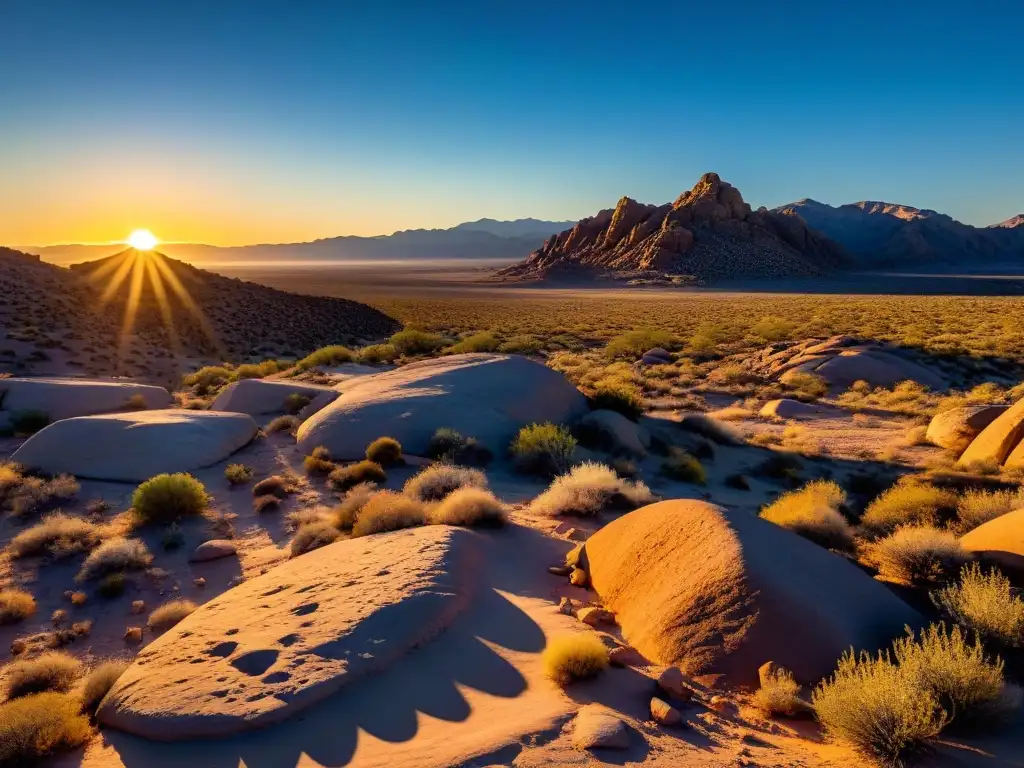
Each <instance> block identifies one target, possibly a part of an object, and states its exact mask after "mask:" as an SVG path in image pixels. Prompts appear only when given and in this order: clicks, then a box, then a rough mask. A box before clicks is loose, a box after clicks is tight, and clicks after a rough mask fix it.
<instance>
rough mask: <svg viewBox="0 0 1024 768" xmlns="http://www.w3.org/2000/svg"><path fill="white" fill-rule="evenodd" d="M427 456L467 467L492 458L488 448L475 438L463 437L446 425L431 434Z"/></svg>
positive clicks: (484, 464) (481, 463) (487, 462)
mask: <svg viewBox="0 0 1024 768" xmlns="http://www.w3.org/2000/svg"><path fill="white" fill-rule="evenodd" d="M427 456H428V457H429V458H431V459H435V460H437V461H443V462H446V463H449V464H462V465H463V466H469V467H483V466H486V465H487V464H489V463H490V461H491V459H492V458H494V455H493V454H492V453H491V451H490V449H488V448H487V446H485V445H482V444H480V443H479V442H477V440H476V438H474V437H463V436H462V435H460V434H459V433H458V432H456V431H455V430H454V429H448V428H447V427H442V428H441V429H439V430H437V431H436V432H434V434H433V435H432V436H431V438H430V443H429V444H428V445H427Z"/></svg>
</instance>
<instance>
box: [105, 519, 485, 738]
mask: <svg viewBox="0 0 1024 768" xmlns="http://www.w3.org/2000/svg"><path fill="white" fill-rule="evenodd" d="M477 543H478V539H477V537H476V534H474V533H472V532H469V531H466V530H463V529H458V528H452V527H449V526H440V525H433V526H425V527H422V528H412V529H406V530H402V531H394V532H392V533H382V534H377V535H375V536H368V537H365V538H359V539H350V540H347V541H341V542H336V543H334V544H329V545H327V546H325V547H321V548H320V549H316V550H314V551H312V552H309V553H307V554H304V555H301V556H299V557H296V558H293V559H291V560H289V561H287V562H286V563H284V564H282V565H278V566H276V567H274V568H272V569H271V570H269V571H268V572H267V573H265V574H263V575H261V576H257V577H255V578H252V579H249V580H248V581H245V582H243V583H242V584H240V585H238V586H237V587H234V588H233V589H230V590H228V591H227V592H224V593H223V594H221V595H219V596H217V597H215V598H214V599H213V600H211V601H210V602H208V603H205V604H204V605H202V606H200V607H199V608H197V609H196V610H195V611H193V612H192V613H191V614H190V615H188V616H187V617H185V619H183V620H182V621H181V622H180V623H179V624H177V625H175V626H174V627H173V628H172V629H170V630H168V631H167V632H166V633H164V634H163V635H161V636H160V637H158V638H157V639H156V640H154V641H153V642H152V643H150V644H149V645H148V646H147V647H146V648H144V649H143V650H142V651H141V652H140V653H139V655H138V656H136V657H135V661H134V662H133V663H132V665H131V666H129V667H128V669H127V670H125V672H124V674H123V675H121V677H120V678H118V680H117V682H116V683H115V684H114V687H113V688H111V690H110V693H108V694H107V696H106V697H105V698H104V699H103V703H102V704H101V706H100V709H99V712H98V713H97V718H98V719H99V721H100V722H101V723H103V724H104V725H107V726H110V727H113V728H117V729H120V730H123V731H127V732H128V733H133V734H136V735H138V736H143V737H146V738H149V739H156V740H161V741H177V740H187V739H196V738H208V737H218V736H226V735H229V734H232V733H238V732H240V731H245V730H250V729H253V728H260V727H262V726H265V725H268V724H270V723H274V722H279V721H281V720H283V719H285V718H287V717H290V716H292V715H294V714H295V713H296V712H299V711H300V710H302V709H304V708H306V707H308V706H309V705H310V704H313V703H315V702H317V701H320V700H321V699H323V698H325V697H327V696H329V695H331V694H333V693H335V692H337V691H338V690H339V689H341V688H342V687H343V686H345V685H348V684H351V683H352V682H354V681H356V680H358V679H360V678H362V677H364V676H365V675H367V674H369V673H372V672H376V671H379V670H381V669H383V668H385V667H386V666H388V665H389V664H391V663H393V662H395V661H397V660H398V659H399V658H400V657H401V656H403V655H404V654H405V653H407V652H408V651H410V650H412V649H413V648H416V647H417V646H420V645H422V644H423V643H425V642H427V641H429V640H430V639H432V638H433V637H434V636H435V635H437V634H438V633H439V632H441V631H442V630H443V629H445V628H446V627H447V626H448V625H449V624H450V623H451V622H452V621H453V620H454V619H455V618H456V617H457V616H458V615H459V614H460V613H461V612H462V610H463V609H464V608H465V607H466V606H467V605H468V604H469V602H470V598H471V590H470V585H471V584H472V579H471V578H470V574H469V573H467V570H468V566H469V565H470V564H471V560H472V558H473V556H474V553H475V549H476V547H475V545H476V544H477Z"/></svg>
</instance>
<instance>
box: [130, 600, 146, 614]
mask: <svg viewBox="0 0 1024 768" xmlns="http://www.w3.org/2000/svg"><path fill="white" fill-rule="evenodd" d="M145 612H146V601H145V600H132V613H145Z"/></svg>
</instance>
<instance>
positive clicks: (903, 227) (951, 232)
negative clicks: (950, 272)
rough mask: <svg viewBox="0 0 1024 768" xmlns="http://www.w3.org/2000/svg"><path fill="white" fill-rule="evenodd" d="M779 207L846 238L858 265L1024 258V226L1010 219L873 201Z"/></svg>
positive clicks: (841, 240)
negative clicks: (989, 222)
mask: <svg viewBox="0 0 1024 768" xmlns="http://www.w3.org/2000/svg"><path fill="white" fill-rule="evenodd" d="M775 211H776V212H778V213H783V214H789V215H794V216H799V217H800V218H802V219H803V220H804V221H806V222H807V224H808V225H809V226H810V227H811V228H813V229H816V230H818V231H819V232H821V233H822V234H824V235H826V236H827V237H829V238H831V239H833V240H835V241H837V242H839V243H842V244H843V245H844V246H845V247H846V249H847V250H848V251H849V252H850V253H851V254H852V255H853V257H854V258H855V259H856V261H857V265H858V266H880V267H903V266H928V265H933V264H934V265H947V266H960V267H965V268H970V267H978V268H984V267H985V266H986V265H992V264H1005V263H1008V262H1015V261H1021V260H1024V236H1020V234H1021V233H1022V232H1024V230H1019V231H1013V230H1010V229H1009V228H1008V227H1009V226H1012V225H1011V224H1010V222H1004V224H1002V225H998V226H999V227H1007V229H1005V230H999V229H997V228H993V227H985V228H979V227H972V226H970V225H969V224H963V223H961V222H959V221H957V220H956V219H953V218H951V217H949V216H946V215H945V214H942V213H937V212H935V211H931V210H927V209H920V208H913V207H911V206H908V205H897V204H895V203H883V202H877V201H871V200H869V201H863V202H860V203H850V204H847V205H840V206H838V207H833V206H831V205H826V204H825V203H819V202H818V201H816V200H810V199H805V200H799V201H797V202H795V203H790V204H789V205H784V206H782V207H780V208H776V209H775ZM1010 221H1011V222H1012V221H1013V220H1012V219H1011V220H1010Z"/></svg>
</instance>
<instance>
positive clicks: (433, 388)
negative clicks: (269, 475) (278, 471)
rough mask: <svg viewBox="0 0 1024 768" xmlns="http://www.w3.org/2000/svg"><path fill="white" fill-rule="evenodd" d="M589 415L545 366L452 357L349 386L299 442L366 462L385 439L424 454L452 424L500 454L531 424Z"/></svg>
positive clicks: (501, 358) (509, 358)
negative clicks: (441, 430) (439, 431)
mask: <svg viewBox="0 0 1024 768" xmlns="http://www.w3.org/2000/svg"><path fill="white" fill-rule="evenodd" d="M586 412H587V403H586V399H585V398H584V397H583V395H582V394H581V393H580V392H579V390H577V389H576V387H574V386H573V385H572V384H571V383H570V382H569V381H568V380H567V379H566V378H565V377H564V376H562V374H560V373H558V372H557V371H553V370H551V369H550V368H548V367H547V366H545V365H542V364H541V363H537V362H534V361H533V360H529V359H528V358H525V357H520V356H518V355H491V354H469V355H452V356H451V357H444V358H439V359H436V360H424V361H422V362H418V363H411V364H409V365H405V366H402V367H401V368H398V369H396V370H393V371H386V372H384V373H378V374H375V375H373V376H363V377H361V378H359V379H356V380H354V381H352V382H351V383H347V384H346V386H345V389H344V391H343V392H342V393H341V395H340V396H339V397H338V399H337V400H335V401H334V402H333V403H331V404H330V405H328V406H327V407H326V408H324V409H323V410H321V411H319V412H318V413H315V414H313V415H312V416H311V417H310V418H309V419H307V420H306V421H305V422H303V424H302V426H301V427H300V428H299V431H298V434H297V438H298V441H299V444H300V445H301V446H302V447H303V448H304V449H306V450H311V449H313V448H315V447H316V446H318V445H323V446H326V448H327V449H328V450H329V451H330V452H331V456H332V457H334V458H337V459H355V458H360V457H362V456H363V455H364V453H365V451H366V446H367V445H369V444H370V443H371V442H373V441H374V440H376V439H377V438H378V437H381V436H384V435H387V436H389V437H393V438H395V439H396V440H398V442H400V443H401V444H402V448H403V449H404V450H405V452H406V453H410V454H413V455H424V454H425V453H426V451H427V446H428V443H429V441H430V438H431V436H432V435H433V434H434V432H435V431H436V430H437V429H438V428H440V427H450V428H452V429H454V430H456V431H458V432H460V433H462V434H463V435H465V436H467V437H474V438H476V439H477V440H478V441H479V442H481V443H483V444H484V445H486V446H487V447H488V448H490V449H491V450H492V451H494V452H495V453H501V452H503V451H504V450H505V449H506V448H507V447H508V444H509V442H510V441H511V440H512V438H513V437H515V434H516V432H517V431H518V430H519V429H520V428H521V427H523V426H525V425H527V424H531V423H533V422H545V421H551V422H556V423H558V422H568V421H572V420H573V419H575V418H576V417H577V416H580V415H581V414H583V413H586Z"/></svg>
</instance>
